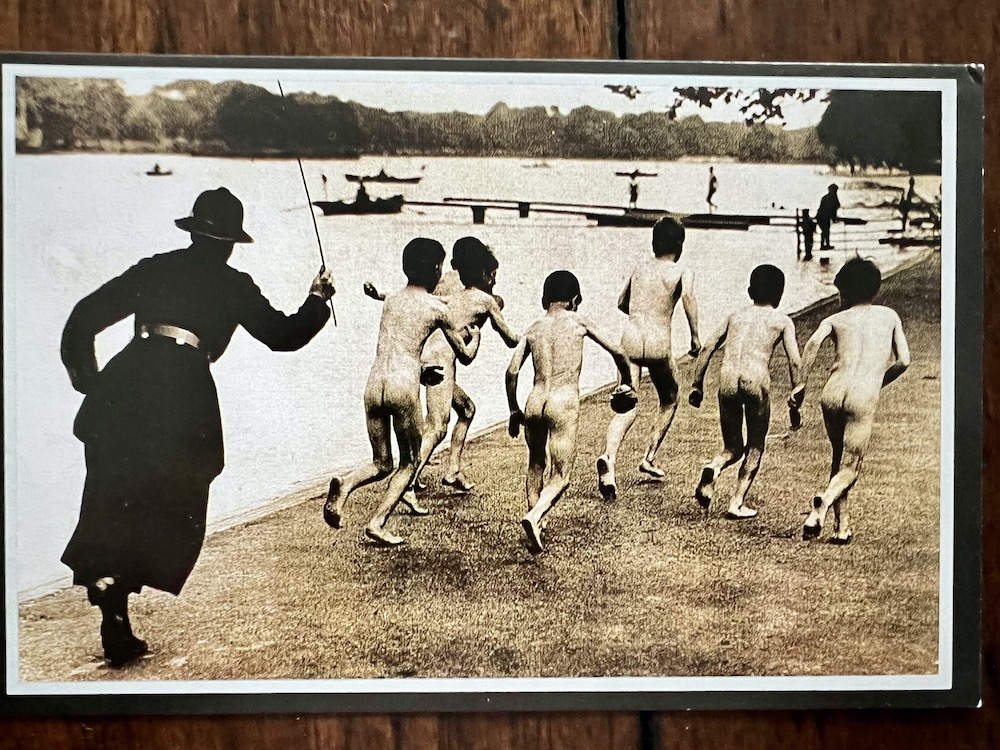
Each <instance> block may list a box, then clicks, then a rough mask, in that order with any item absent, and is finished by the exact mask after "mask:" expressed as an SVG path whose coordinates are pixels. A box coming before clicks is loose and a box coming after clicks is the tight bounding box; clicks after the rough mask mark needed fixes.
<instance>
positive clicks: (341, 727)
mask: <svg viewBox="0 0 1000 750" xmlns="http://www.w3.org/2000/svg"><path fill="white" fill-rule="evenodd" d="M615 5H616V3H615V0H469V2H466V3H461V4H459V3H456V2H454V0H450V1H449V0H409V1H407V0H384V1H383V0H375V1H371V0H282V2H276V0H75V2H60V1H59V0H0V48H3V49H10V50H22V51H29V50H37V51H66V52H68V51H81V52H132V53H147V52H152V53H185V54H289V55H403V56H456V57H461V56H469V57H539V58H557V57H562V58H609V57H613V56H614V54H615V51H616V46H615V38H616V36H617V28H616V26H615ZM625 9H626V13H625V18H624V20H625V21H626V29H627V36H626V40H627V46H626V49H627V51H628V56H629V57H632V58H639V59H688V60H698V59H713V60H806V61H845V62H985V63H986V64H987V79H986V80H987V103H988V115H987V168H986V175H987V186H986V227H987V228H986V237H987V245H986V256H987V264H986V287H987V289H986V297H987V299H988V300H989V299H994V298H998V297H1000V267H998V264H997V262H996V261H995V260H994V258H995V257H996V255H997V252H998V250H1000V243H998V235H997V231H998V227H1000V176H998V175H1000V150H998V149H1000V132H998V129H1000V125H998V123H1000V112H998V111H997V106H998V105H997V102H998V101H1000V76H994V75H992V73H991V69H992V66H993V65H994V64H995V63H996V62H997V53H996V49H998V48H1000V8H998V5H997V3H995V2H994V0H957V2H953V3H950V4H942V3H940V2H938V0H880V1H879V2H877V3H875V2H871V3H867V2H862V1H861V0H824V2H821V3H820V2H816V3H802V2H797V1H796V0H758V1H757V2H753V3H747V2H743V1H741V0H666V1H664V0H626V3H625ZM997 323H998V320H997V312H996V310H995V309H993V308H987V311H986V382H987V383H988V384H990V383H996V382H998V380H997V378H998V375H1000V369H998V367H1000V361H998V351H1000V348H998V343H1000V325H997ZM998 395H1000V389H997V388H996V387H991V386H989V385H988V386H987V388H986V392H985V394H984V397H985V403H984V414H985V427H986V447H985V458H986V460H987V465H997V464H996V462H1000V444H998V439H997V438H998V432H997V430H998V418H1000V414H998V408H1000V407H998ZM997 489H998V487H997V481H996V478H995V472H993V473H992V476H991V473H990V472H987V473H986V478H985V496H984V512H985V518H984V532H985V536H986V538H987V540H989V539H992V538H993V537H995V535H996V533H997V532H1000V517H998V516H1000V513H998V510H997V503H996V502H995V500H996V495H997ZM984 554H985V582H986V583H985V585H986V590H985V593H984V601H985V602H986V605H985V611H986V616H985V621H984V629H985V630H984V659H985V663H986V673H985V684H984V688H985V705H986V707H985V708H984V709H983V710H979V711H971V710H964V711H923V712H886V711H868V712H846V711H837V712H831V711H819V712H795V713H793V712H765V713H753V714H751V713H740V712H715V713H705V712H698V713H676V714H664V715H661V716H659V717H657V720H656V723H655V730H656V731H655V733H654V736H653V739H654V744H655V745H656V746H658V747H662V748H678V749H680V748H734V747H744V748H754V749H761V750H763V748H778V747H786V746H799V747H816V748H827V747H829V748H841V747H851V748H852V750H862V748H868V747H872V748H876V747H877V748H886V749H889V748H917V747H946V746H947V747H951V748H955V749H956V750H957V749H958V748H972V747H998V746H1000V734H998V731H1000V730H998V721H997V716H998V712H997V705H996V704H997V696H998V682H1000V676H998V675H1000V669H998V661H1000V657H998V630H1000V622H998V611H997V608H996V607H995V605H993V604H992V603H993V602H995V597H996V595H997V593H998V591H1000V555H998V547H997V545H995V544H990V543H989V542H988V541H987V543H986V544H985V548H984ZM2 737H3V745H4V746H6V747H15V748H55V747H58V748H72V749H73V750H75V749H76V748H86V749H90V748H113V749H115V750H118V749H120V748H139V747H141V748H143V750H159V749H161V748H163V749H166V748H171V749H173V748H185V749H186V748H195V747H197V748H220V749H221V748H231V747H240V746H247V747H258V746H264V747H281V748H291V747H294V748H296V750H313V749H314V748H315V749H317V750H318V749H319V748H323V750H337V749H339V748H349V747H365V748H372V749H373V750H377V749H379V748H402V749H406V750H408V749H409V748H414V749H415V748H470V749H475V748H508V747H526V748H529V747H530V748H539V749H542V748H577V747H580V748H586V747H592V748H612V747H613V748H638V747H639V746H640V744H641V743H640V724H639V717H638V715H636V714H585V715H547V714H524V715H488V716H487V715H434V716H431V715H425V716H346V717H337V716H303V717H284V716H266V717H151V718H148V717H123V718H113V717H112V718H107V717H105V718H97V719H88V720H78V719H65V718H49V719H16V720H8V721H5V722H4V726H3V734H2Z"/></svg>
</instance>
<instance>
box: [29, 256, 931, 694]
mask: <svg viewBox="0 0 1000 750" xmlns="http://www.w3.org/2000/svg"><path fill="white" fill-rule="evenodd" d="M940 280H941V261H940V255H938V254H932V255H930V256H929V257H928V258H927V259H926V260H923V261H921V262H919V263H916V264H914V265H912V266H910V267H907V268H905V269H903V270H901V271H899V272H898V273H896V274H895V275H894V276H892V277H891V278H889V279H887V280H886V281H885V282H884V284H883V288H882V291H881V292H880V294H879V297H878V298H877V300H876V301H877V302H880V303H883V304H887V305H890V306H891V307H893V308H895V309H896V310H897V311H898V312H899V314H900V317H901V318H902V320H903V326H904V328H905V330H906V333H907V337H908V338H909V341H910V346H911V349H912V354H913V365H912V367H911V368H910V369H909V370H908V371H907V372H906V373H905V374H904V375H903V377H902V378H901V379H900V380H899V381H898V382H897V383H895V384H893V385H891V386H889V387H888V388H887V389H886V390H885V391H884V393H883V396H882V400H881V402H880V403H879V409H878V416H877V419H876V427H875V433H874V436H873V439H872V445H871V449H870V452H869V457H867V458H866V461H865V466H864V469H863V472H862V475H861V478H860V480H859V481H858V485H857V486H856V488H855V489H854V490H853V492H852V510H853V513H854V526H855V531H856V535H855V538H854V543H853V544H851V545H849V546H848V547H844V548H840V547H835V546H833V545H831V544H828V543H826V538H827V537H828V536H829V530H826V532H825V533H824V539H823V540H821V541H819V542H809V543H806V542H803V541H801V539H800V535H801V528H802V522H803V519H804V516H803V515H802V512H803V511H805V510H806V509H807V508H808V504H809V500H810V499H811V498H812V496H813V494H814V492H815V491H816V489H817V488H819V487H821V486H822V485H823V484H824V483H825V479H826V477H827V473H828V471H829V460H830V458H829V443H828V441H827V439H826V435H825V432H824V430H823V425H822V416H821V414H820V409H819V394H820V391H821V389H822V385H823V382H824V381H825V377H826V373H827V371H828V366H829V363H830V351H829V347H828V346H827V347H824V351H823V354H822V355H821V358H820V361H819V363H818V365H817V367H816V368H815V371H814V377H813V378H812V379H811V381H810V382H809V383H808V389H809V392H808V396H807V399H808V400H807V403H806V407H805V409H804V411H803V418H804V420H805V424H804V425H803V427H802V429H801V430H800V431H798V432H797V433H794V434H792V435H788V421H787V420H788V413H787V409H785V408H784V406H783V404H784V399H785V397H786V396H787V390H788V387H787V383H788V375H787V367H786V363H785V359H784V356H783V355H782V354H780V353H779V354H777V355H776V356H775V357H774V361H773V364H772V381H773V385H772V391H773V406H772V418H771V435H770V437H769V439H768V448H767V452H766V453H765V456H764V462H763V465H762V468H761V473H760V475H759V477H758V479H757V482H756V483H755V485H754V488H753V491H752V493H751V496H750V498H749V501H750V503H751V505H753V506H754V507H757V508H759V509H760V516H759V517H758V518H757V519H756V520H753V521H746V522H731V521H726V520H724V519H723V518H722V512H723V511H724V509H725V508H724V506H725V498H726V497H727V495H726V493H727V492H729V491H730V490H731V488H732V486H733V484H734V483H735V481H736V470H735V468H734V469H731V470H729V471H727V472H726V474H724V475H723V478H722V479H721V480H720V481H719V483H718V490H717V501H716V503H715V504H713V508H712V510H711V512H710V513H709V515H708V516H707V518H706V517H705V516H704V514H703V513H702V511H701V509H700V508H699V507H698V506H697V504H696V503H695V501H694V499H693V492H694V488H695V485H696V483H697V481H698V476H699V474H700V471H701V467H702V464H703V462H705V461H707V460H708V459H709V458H711V456H712V455H713V454H714V452H715V451H716V450H717V449H718V448H719V447H720V445H721V438H720V435H719V425H718V406H717V401H716V395H715V394H716V373H717V368H718V364H717V362H714V363H713V367H712V369H710V371H709V376H708V378H707V382H706V390H705V394H706V397H705V403H704V404H703V405H702V408H701V409H700V410H695V409H693V408H691V407H690V406H688V404H687V393H688V385H689V380H690V369H691V361H690V360H687V361H685V362H683V363H682V365H681V382H682V390H681V407H680V408H679V410H678V415H677V418H676V420H675V422H674V425H673V428H672V429H671V431H670V433H669V434H668V436H667V440H666V442H665V444H664V447H663V449H662V452H661V456H662V465H663V467H664V468H665V470H666V472H667V477H666V480H665V481H664V482H662V483H655V482H649V481H643V480H642V479H641V478H640V477H639V475H638V473H637V472H635V471H633V467H632V464H634V463H638V460H639V457H640V456H639V454H640V452H641V443H642V442H643V440H645V437H646V426H647V425H648V423H649V422H648V420H649V418H650V416H651V412H652V409H653V407H654V401H655V398H654V397H653V396H652V392H651V389H650V388H649V386H648V384H644V387H643V390H642V391H641V393H640V395H641V397H642V402H641V404H640V410H641V411H640V420H641V421H640V424H639V425H637V429H635V430H633V431H632V432H631V433H630V434H629V436H628V439H627V440H626V441H625V444H624V445H623V447H622V453H621V458H620V461H619V464H620V468H619V477H618V479H619V499H618V501H617V502H615V503H610V504H608V503H604V502H603V501H602V500H601V498H600V495H599V493H598V491H597V481H596V474H595V471H594V465H595V461H596V458H597V455H598V453H599V452H600V450H601V448H602V446H603V442H604V431H605V429H606V427H607V422H608V419H609V418H610V416H611V411H610V409H609V408H608V407H607V393H608V389H606V388H605V389H602V390H600V391H598V392H597V393H595V394H593V395H591V396H589V397H588V398H587V399H585V401H584V405H583V408H582V415H581V426H580V440H579V453H578V455H577V461H576V466H575V471H574V475H573V481H572V485H571V487H570V489H569V491H568V492H567V493H566V495H565V496H564V498H563V499H562V500H561V501H560V503H559V506H558V508H557V509H556V511H555V512H554V513H553V514H552V516H551V522H550V524H549V528H548V531H547V532H546V543H547V549H548V551H547V552H546V553H544V554H542V555H540V556H538V557H537V558H533V557H532V556H531V555H530V554H529V553H528V552H527V550H526V549H525V547H524V543H523V533H522V531H521V527H520V525H519V523H518V521H519V520H520V518H521V516H522V515H523V514H524V509H525V501H524V492H523V482H524V464H525V453H526V449H525V447H524V443H523V441H521V440H518V441H515V440H511V439H510V438H509V437H508V436H507V433H506V430H505V429H497V430H492V431H487V432H486V433H484V434H482V435H480V436H479V437H477V438H476V439H475V440H474V441H472V442H471V443H470V445H469V447H468V449H467V452H466V455H467V464H468V472H467V473H468V475H469V478H470V480H471V481H473V482H475V483H476V485H477V486H476V489H475V490H474V492H473V494H471V495H465V496H463V495H453V494H451V492H450V491H448V490H447V489H446V488H443V487H441V486H440V484H439V482H438V479H439V477H438V474H439V473H440V466H439V467H436V468H435V467H431V468H430V470H429V471H428V472H427V474H428V479H429V480H430V489H429V490H428V492H427V493H425V494H424V496H423V497H424V499H425V500H426V502H425V504H426V505H427V506H428V507H429V508H431V509H432V511H433V512H432V515H430V516H428V517H425V518H414V517H408V516H400V517H399V518H398V519H397V520H396V521H394V523H395V524H396V525H397V526H398V528H399V531H400V532H401V533H402V534H403V535H404V536H406V537H407V539H408V542H409V543H408V544H407V545H405V546H404V547H402V548H400V549H394V550H386V549H380V548H377V547H374V546H372V545H370V544H366V543H364V542H362V541H360V537H361V532H362V529H363V527H364V521H365V519H366V518H367V517H368V516H369V515H370V513H371V510H372V507H374V504H376V503H377V501H378V494H377V488H376V489H374V490H373V489H372V488H365V489H364V490H361V491H359V492H358V493H357V495H356V496H355V497H354V498H352V502H351V503H350V505H349V506H348V511H347V516H346V523H347V527H346V528H345V529H344V530H342V531H340V532H336V533H335V532H333V531H331V530H330V529H329V528H328V527H327V526H326V524H324V523H323V519H322V517H321V513H320V508H321V505H322V497H323V495H324V490H325V487H315V488H312V489H310V490H308V491H303V492H302V493H301V499H302V502H299V503H297V504H295V505H293V506H292V507H290V508H287V509H284V510H281V511H279V512H276V513H274V514H272V515H269V516H266V517H264V518H260V519H257V520H255V521H252V522H250V523H246V524H243V525H241V526H237V527H234V528H231V529H227V530H225V531H222V532H219V533H217V534H214V535H212V536H210V537H209V538H208V540H207V541H206V544H205V548H204V550H203V552H202V555H201V558H200V560H199V561H198V564H197V565H196V567H195V570H194V573H193V574H192V576H191V578H190V580H189V581H188V584H187V586H186V588H185V590H184V592H183V594H182V595H181V596H180V597H179V598H174V597H171V596H169V595H167V594H162V593H161V592H156V591H149V590H147V591H146V593H144V594H142V595H141V596H139V597H134V598H133V602H134V605H133V607H134V614H133V618H132V619H133V623H134V625H135V628H136V632H137V633H138V634H139V635H140V636H142V637H146V638H148V640H149V642H150V644H151V647H152V648H153V650H154V653H153V655H152V656H151V657H148V658H145V659H143V660H141V661H140V662H138V663H136V664H134V665H131V666H129V667H127V668H125V669H122V670H111V669H108V668H107V667H105V666H104V664H103V662H102V660H101V658H100V654H101V649H100V643H99V642H98V638H97V637H96V633H97V626H98V621H99V617H100V615H99V613H98V611H97V610H96V609H95V608H93V607H90V606H89V605H88V604H87V602H86V596H85V595H84V593H83V591H82V589H79V588H70V589H63V590H60V591H57V592H54V593H52V594H49V595H47V596H43V597H40V598H38V599H34V600H32V601H29V602H26V603H23V604H21V606H20V607H19V623H18V624H19V645H20V673H21V677H22V679H24V680H31V681H35V680H45V681H53V680H54V681H62V680H212V679H243V678H262V679H263V678H339V677H411V676H420V677H465V676H482V677H489V676H497V677H501V676H525V677H529V676H590V675H608V676H622V675H669V676H688V675H836V674H856V675H857V674H927V673H935V672H936V671H937V647H938V570H939V568H938V562H939V546H940V544H939V522H940V521H939V519H940V503H939V484H940V466H939V455H940V421H939V420H940V407H941V402H940V396H941V379H940V376H941V372H940V369H941V368H940V329H941V326H940ZM834 306H835V303H833V302H827V303H824V304H820V305H817V306H812V307H811V308H808V309H807V310H806V311H805V312H804V313H800V314H799V315H796V316H794V317H795V319H796V329H797V333H798V338H799V341H800V343H801V342H804V341H805V340H806V338H808V336H809V335H810V334H811V333H812V332H813V331H814V330H815V328H816V325H817V324H818V322H819V320H820V319H821V318H822V317H825V316H826V315H828V314H829V313H830V312H831V311H832V310H833V309H834ZM702 333H703V334H704V335H707V333H708V332H702ZM586 356H601V355H600V354H599V353H598V352H596V351H593V350H588V353H587V355H586ZM717 359H718V358H717ZM612 370H613V368H612V365H611V362H610V360H609V361H608V371H609V373H610V372H612ZM497 387H498V388H501V387H502V373H498V374H497ZM829 522H832V515H831V519H830V520H829Z"/></svg>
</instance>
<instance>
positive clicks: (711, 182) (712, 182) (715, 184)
mask: <svg viewBox="0 0 1000 750" xmlns="http://www.w3.org/2000/svg"><path fill="white" fill-rule="evenodd" d="M718 189H719V181H718V179H716V177H715V167H709V168H708V197H707V198H705V201H706V202H707V203H708V212H709V213H712V210H713V209H716V208H718V206H716V205H715V203H713V202H712V197H713V196H714V195H715V191H716V190H718Z"/></svg>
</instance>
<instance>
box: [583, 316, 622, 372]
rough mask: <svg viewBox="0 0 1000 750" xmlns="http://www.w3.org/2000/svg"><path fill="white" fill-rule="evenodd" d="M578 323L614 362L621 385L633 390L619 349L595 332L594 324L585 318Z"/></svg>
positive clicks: (598, 332) (597, 331)
mask: <svg viewBox="0 0 1000 750" xmlns="http://www.w3.org/2000/svg"><path fill="white" fill-rule="evenodd" d="M580 322H581V323H583V327H584V328H586V329H587V336H588V338H590V339H591V340H592V341H593V342H594V343H595V344H597V345H598V346H599V347H601V348H602V349H604V351H606V352H607V353H608V354H610V355H611V357H612V358H613V359H614V360H615V366H616V367H618V374H619V375H620V376H621V384H622V385H626V386H628V387H629V388H633V387H634V384H633V383H632V373H631V371H630V370H629V369H628V360H627V359H626V358H625V355H624V354H622V352H621V349H619V348H618V347H617V346H616V345H615V344H613V343H612V342H611V339H609V338H608V337H607V336H605V335H604V334H603V333H601V332H600V331H599V330H597V328H596V327H595V326H594V324H593V323H591V322H590V321H589V320H587V319H586V318H580Z"/></svg>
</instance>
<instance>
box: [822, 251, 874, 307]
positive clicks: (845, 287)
mask: <svg viewBox="0 0 1000 750" xmlns="http://www.w3.org/2000/svg"><path fill="white" fill-rule="evenodd" d="M833 285H834V286H835V287H837V291H838V292H840V301H841V304H842V305H843V306H844V307H852V306H853V305H858V304H861V303H863V302H871V301H872V300H873V299H875V295H876V294H878V290H879V287H880V286H882V272H881V271H879V270H878V266H876V265H875V264H874V263H872V262H871V261H870V260H867V259H865V258H859V257H854V258H851V259H850V260H849V261H847V262H846V263H845V264H844V266H843V268H841V269H840V271H838V272H837V276H836V277H835V278H834V280H833Z"/></svg>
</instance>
